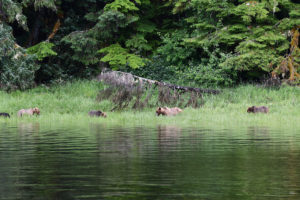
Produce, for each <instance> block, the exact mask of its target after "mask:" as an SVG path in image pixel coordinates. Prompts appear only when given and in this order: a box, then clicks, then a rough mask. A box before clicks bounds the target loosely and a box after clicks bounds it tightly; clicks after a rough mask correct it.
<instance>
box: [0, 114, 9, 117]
mask: <svg viewBox="0 0 300 200" xmlns="http://www.w3.org/2000/svg"><path fill="white" fill-rule="evenodd" d="M0 116H3V117H8V118H10V115H9V114H8V113H0Z"/></svg>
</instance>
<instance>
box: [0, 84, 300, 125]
mask: <svg viewBox="0 0 300 200" xmlns="http://www.w3.org/2000/svg"><path fill="white" fill-rule="evenodd" d="M102 88H103V85H102V84H101V83H98V82H95V81H75V82H72V83H67V84H65V85H61V86H58V85H57V86H51V87H46V86H39V87H37V88H34V89H31V90H27V91H24V92H20V91H15V92H11V93H6V92H4V91H0V99H1V101H0V112H8V113H10V114H11V116H12V117H11V119H3V118H0V122H8V121H9V122H20V121H37V122H47V123H55V124H57V123H70V124H82V123H98V122H102V123H104V124H118V125H130V126H138V125H151V124H177V125H182V126H206V125H207V126H210V127H211V126H222V127H227V126H237V125H239V126H251V125H253V126H255V125H260V126H272V127H286V128H288V127H289V128H293V127H295V128H299V127H300V88H297V87H288V86H286V87H282V88H280V89H266V88H262V87H259V86H254V85H244V86H238V87H236V88H227V89H223V90H222V93H221V94H219V95H215V96H214V95H211V96H205V97H204V101H205V104H204V106H203V107H201V108H198V109H192V108H187V109H185V110H184V112H183V113H182V114H180V115H179V116H176V117H156V116H155V108H146V109H145V110H143V111H134V110H125V111H122V112H110V109H111V108H112V107H113V105H112V103H111V102H109V101H102V102H100V103H99V102H97V101H96V100H95V99H96V96H97V94H98V91H99V90H101V89H102ZM252 105H265V106H268V107H269V108H270V113H269V114H267V115H265V114H255V115H254V114H248V113H247V112H246V110H247V107H249V106H252ZM30 107H39V108H40V109H41V115H40V116H39V117H24V118H21V119H20V118H17V116H16V115H17V111H18V110H19V109H22V108H30ZM96 109H100V110H103V111H106V112H107V114H108V118H106V119H104V118H89V117H88V116H87V112H88V111H89V110H96Z"/></svg>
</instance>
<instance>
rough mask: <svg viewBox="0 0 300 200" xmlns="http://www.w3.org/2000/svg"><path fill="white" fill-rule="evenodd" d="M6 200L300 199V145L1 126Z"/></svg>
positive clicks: (167, 130) (261, 137) (252, 130)
mask: <svg viewBox="0 0 300 200" xmlns="http://www.w3.org/2000/svg"><path fill="white" fill-rule="evenodd" d="M0 183H2V184H0V199H25V200H26V199H299V198H300V138H299V136H298V134H296V133H295V132H293V131H285V130H281V131H278V130H272V129H271V128H269V127H255V126H251V127H247V128H245V129H231V130H229V129H217V130H214V129H209V128H206V129H203V128H197V127H192V128H182V127H178V126H175V125H172V126H167V125H164V126H162V125H161V126H157V127H150V128H149V127H123V126H116V127H108V126H105V125H103V124H97V123H95V124H88V125H87V126H86V127H80V129H79V128H74V127H50V128H46V127H45V125H43V124H38V123H19V124H18V125H17V127H10V126H8V125H5V124H2V125H0Z"/></svg>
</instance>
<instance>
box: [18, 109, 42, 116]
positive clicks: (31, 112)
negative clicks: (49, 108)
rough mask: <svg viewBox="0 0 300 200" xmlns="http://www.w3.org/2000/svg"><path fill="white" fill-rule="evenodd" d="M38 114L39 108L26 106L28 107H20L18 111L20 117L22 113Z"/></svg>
mask: <svg viewBox="0 0 300 200" xmlns="http://www.w3.org/2000/svg"><path fill="white" fill-rule="evenodd" d="M33 114H36V115H39V114H40V109H39V108H28V109H21V110H19V111H18V117H22V116H23V115H33Z"/></svg>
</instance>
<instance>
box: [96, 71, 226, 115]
mask: <svg viewBox="0 0 300 200" xmlns="http://www.w3.org/2000/svg"><path fill="white" fill-rule="evenodd" d="M97 80H98V81H101V82H104V83H105V84H107V85H108V86H109V87H108V88H106V89H105V90H103V91H100V92H99V94H98V96H97V99H98V101H102V100H105V99H109V100H111V101H112V102H114V103H115V105H116V106H115V107H114V108H113V109H112V110H120V109H124V108H126V107H128V106H130V105H132V108H133V109H142V108H144V107H145V106H147V105H148V106H150V107H151V106H166V105H168V106H175V105H176V106H178V107H187V106H192V107H194V108H196V107H199V106H201V105H203V104H204V101H203V98H202V95H203V94H204V93H206V94H219V93H220V91H219V90H211V89H201V88H194V87H185V86H179V85H174V84H170V83H165V82H159V81H155V80H151V79H147V78H143V77H139V76H136V75H133V74H130V73H126V72H121V71H111V70H107V69H106V70H103V71H102V73H101V74H100V75H99V76H98V77H97ZM154 94H157V95H154ZM153 95H154V96H155V97H156V96H157V100H156V103H155V104H153V103H151V102H153V101H152V100H150V98H151V97H152V96H153ZM133 101H134V102H133ZM131 102H133V103H132V104H131Z"/></svg>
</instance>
